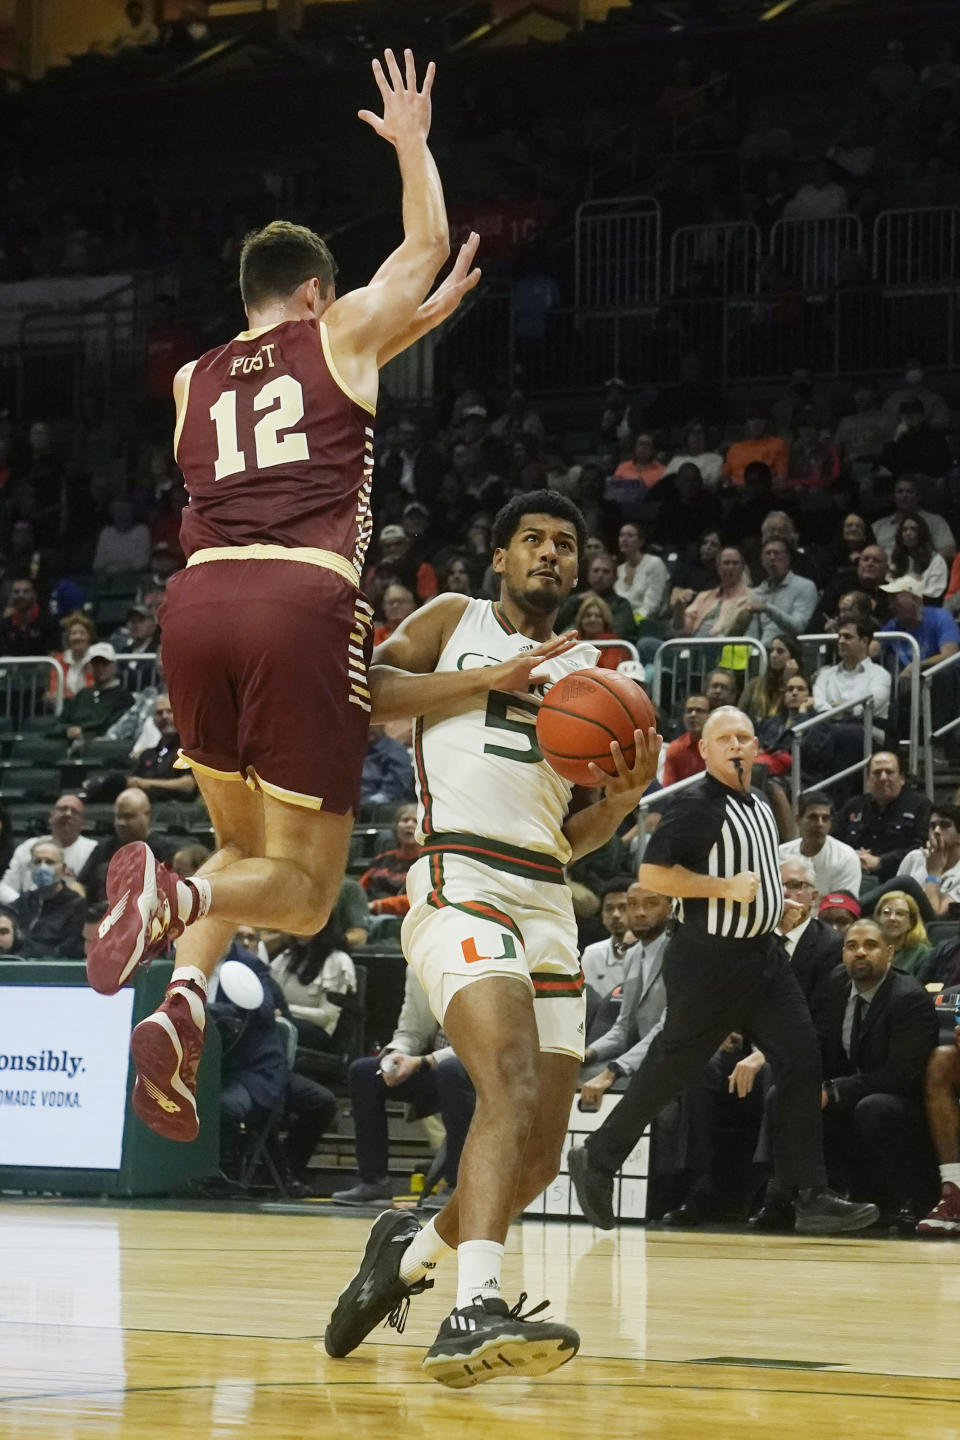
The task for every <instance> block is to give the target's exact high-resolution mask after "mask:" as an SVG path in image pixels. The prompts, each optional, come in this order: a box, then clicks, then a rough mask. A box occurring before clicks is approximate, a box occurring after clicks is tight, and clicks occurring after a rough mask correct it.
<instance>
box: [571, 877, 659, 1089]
mask: <svg viewBox="0 0 960 1440" xmlns="http://www.w3.org/2000/svg"><path fill="white" fill-rule="evenodd" d="M670 904H671V902H670V900H669V899H668V898H667V897H666V896H665V895H655V894H654V893H653V891H652V890H645V889H644V888H643V886H642V885H638V884H633V885H631V886H630V889H629V890H628V891H627V914H628V917H629V923H630V929H631V930H632V931H633V934H634V935H635V936H636V937H637V943H636V945H634V947H633V949H632V950H631V951H630V953H629V955H628V956H627V969H626V976H625V979H624V985H623V1001H622V1003H621V1006H620V1014H619V1017H618V1019H617V1021H616V1024H615V1025H613V1026H612V1028H611V1029H610V1030H608V1031H607V1033H606V1034H605V1035H601V1036H600V1037H599V1039H597V1040H594V1041H593V1043H592V1044H591V1045H589V1046H588V1047H587V1049H586V1050H585V1052H584V1056H583V1064H584V1072H583V1073H584V1074H585V1075H586V1076H589V1077H590V1078H589V1079H587V1080H586V1082H585V1083H584V1085H583V1086H582V1088H581V1090H580V1104H581V1105H582V1106H583V1107H584V1109H587V1110H595V1109H598V1108H599V1105H600V1101H601V1099H602V1098H603V1096H604V1095H605V1094H606V1092H607V1091H608V1090H610V1089H611V1088H612V1087H613V1086H615V1085H617V1082H618V1081H619V1082H620V1086H619V1088H620V1089H623V1087H624V1084H625V1082H626V1081H627V1080H628V1079H629V1077H630V1076H631V1075H632V1074H633V1072H634V1071H635V1070H636V1069H637V1067H638V1065H639V1064H640V1061H641V1060H642V1059H643V1057H644V1055H645V1054H646V1053H647V1049H648V1047H649V1045H650V1042H651V1040H652V1039H653V1036H654V1033H655V1032H656V1030H657V1029H658V1027H659V1025H660V1021H661V1020H662V1018H663V1012H664V1009H665V1007H666V1003H667V994H666V990H665V989H664V985H663V979H662V977H661V969H662V966H663V951H664V949H665V947H666V943H667V935H666V926H667V919H668V917H669V915H670ZM597 1062H600V1064H599V1065H598V1063H597Z"/></svg>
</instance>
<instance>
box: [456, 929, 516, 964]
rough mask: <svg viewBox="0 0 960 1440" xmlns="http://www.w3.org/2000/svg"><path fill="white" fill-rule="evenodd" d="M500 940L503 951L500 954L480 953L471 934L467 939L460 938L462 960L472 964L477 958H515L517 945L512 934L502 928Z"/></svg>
mask: <svg viewBox="0 0 960 1440" xmlns="http://www.w3.org/2000/svg"><path fill="white" fill-rule="evenodd" d="M500 940H501V943H502V944H503V953H502V954H501V955H481V954H480V952H479V951H478V949H477V942H476V940H475V939H474V938H473V936H472V935H471V936H470V938H469V940H461V941H460V949H461V951H462V952H463V958H464V960H465V961H466V962H467V964H468V965H474V964H476V962H477V961H478V960H516V958H517V947H516V944H515V943H514V939H513V936H512V935H510V934H509V933H508V932H507V931H505V930H504V931H501V934H500Z"/></svg>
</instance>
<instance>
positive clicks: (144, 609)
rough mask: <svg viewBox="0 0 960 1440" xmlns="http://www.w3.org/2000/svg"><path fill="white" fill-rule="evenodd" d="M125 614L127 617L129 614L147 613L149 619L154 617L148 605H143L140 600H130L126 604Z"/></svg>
mask: <svg viewBox="0 0 960 1440" xmlns="http://www.w3.org/2000/svg"><path fill="white" fill-rule="evenodd" d="M127 615H128V617H129V616H130V615H149V616H150V618H151V620H152V619H153V618H154V616H153V611H152V610H151V609H150V606H149V605H144V603H143V601H142V600H134V601H132V602H131V604H129V605H128V606H127Z"/></svg>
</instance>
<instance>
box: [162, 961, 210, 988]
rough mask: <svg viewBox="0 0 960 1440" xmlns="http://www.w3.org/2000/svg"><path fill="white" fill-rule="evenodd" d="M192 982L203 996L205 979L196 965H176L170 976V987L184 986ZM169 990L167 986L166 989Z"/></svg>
mask: <svg viewBox="0 0 960 1440" xmlns="http://www.w3.org/2000/svg"><path fill="white" fill-rule="evenodd" d="M188 980H192V981H193V983H194V984H195V985H199V986H200V989H201V990H202V991H203V993H204V995H206V993H207V977H206V975H204V973H203V971H202V970H201V969H199V967H198V966H196V965H176V966H175V967H174V971H173V974H172V975H171V976H170V985H185V984H186V983H187V981H188ZM167 988H168V989H169V986H168V987H167Z"/></svg>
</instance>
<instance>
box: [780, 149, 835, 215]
mask: <svg viewBox="0 0 960 1440" xmlns="http://www.w3.org/2000/svg"><path fill="white" fill-rule="evenodd" d="M847 209H848V205H847V192H846V190H844V188H843V186H842V185H840V184H838V183H837V181H836V180H834V178H833V172H832V170H831V169H830V166H829V165H828V164H827V162H826V161H825V160H820V161H818V163H817V165H816V166H815V168H814V172H813V174H812V175H811V177H810V179H809V180H808V181H807V183H806V185H801V186H800V189H799V190H798V191H797V193H796V194H795V195H794V197H793V199H792V200H788V201H787V203H786V205H784V207H783V218H784V220H830V219H832V218H833V217H834V216H835V215H845V214H846V213H847Z"/></svg>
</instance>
